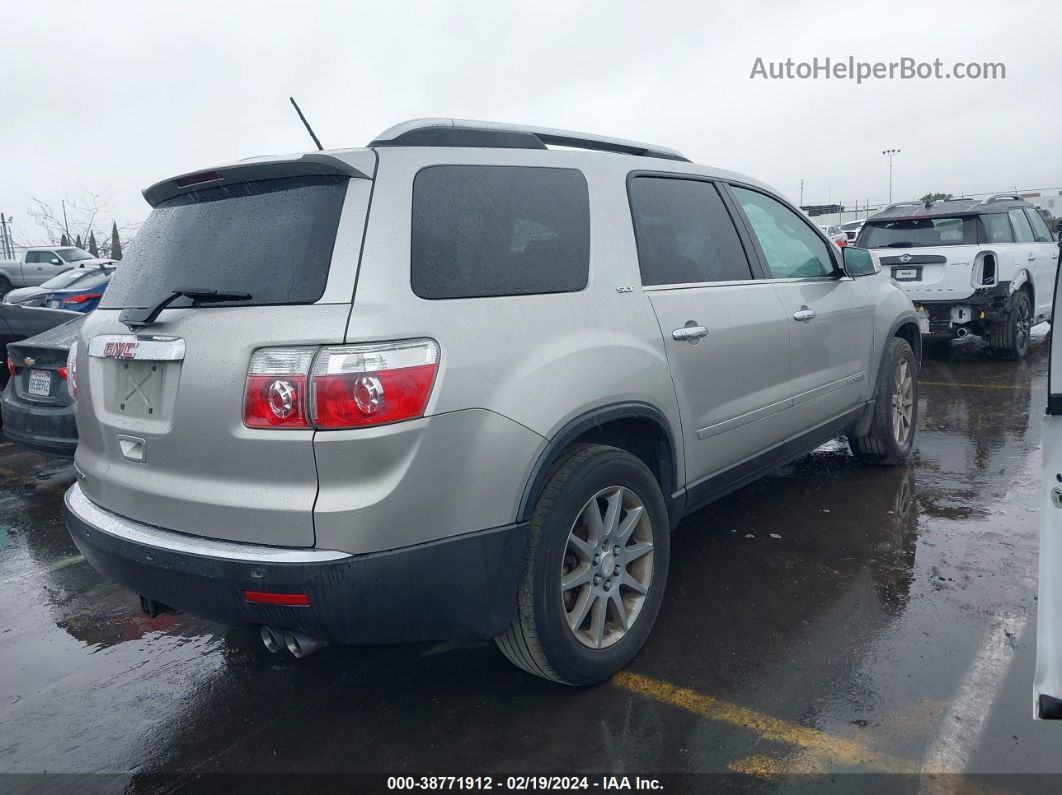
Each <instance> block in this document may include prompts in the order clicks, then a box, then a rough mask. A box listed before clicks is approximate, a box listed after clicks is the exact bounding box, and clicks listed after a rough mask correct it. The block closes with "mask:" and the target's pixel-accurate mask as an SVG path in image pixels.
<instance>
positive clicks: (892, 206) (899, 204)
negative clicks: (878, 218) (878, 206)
mask: <svg viewBox="0 0 1062 795" xmlns="http://www.w3.org/2000/svg"><path fill="white" fill-rule="evenodd" d="M925 206H926V203H925V202H915V201H911V202H895V203H893V204H890V205H889V206H888V207H886V208H885V209H884V210H879V211H878V212H880V213H887V212H888V211H889V210H895V209H896V208H897V207H925Z"/></svg>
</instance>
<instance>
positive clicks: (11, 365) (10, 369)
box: [7, 356, 15, 378]
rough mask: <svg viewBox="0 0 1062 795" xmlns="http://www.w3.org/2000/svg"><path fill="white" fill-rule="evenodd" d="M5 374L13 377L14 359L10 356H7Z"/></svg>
mask: <svg viewBox="0 0 1062 795" xmlns="http://www.w3.org/2000/svg"><path fill="white" fill-rule="evenodd" d="M7 374H8V375H9V376H11V377H12V378H14V377H15V360H14V359H12V358H11V357H10V356H8V357H7Z"/></svg>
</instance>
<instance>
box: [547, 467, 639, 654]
mask: <svg viewBox="0 0 1062 795" xmlns="http://www.w3.org/2000/svg"><path fill="white" fill-rule="evenodd" d="M652 576H653V528H652V523H651V521H650V519H649V512H648V511H647V510H646V508H645V505H644V504H643V502H642V500H641V499H640V498H639V497H638V495H637V494H635V493H634V492H633V491H631V490H630V489H628V488H626V487H624V486H610V487H608V488H605V489H602V490H601V491H599V492H598V493H597V494H595V495H594V496H593V497H591V498H590V499H589V500H587V502H586V504H585V505H584V506H583V507H582V509H581V510H580V511H579V514H578V516H577V517H576V519H575V522H574V523H573V524H572V527H571V530H570V531H569V533H568V542H567V545H566V547H565V550H564V560H563V562H562V564H561V585H560V589H561V599H562V600H563V604H564V612H565V617H566V619H567V621H568V627H569V628H570V629H571V631H572V633H573V634H574V635H575V637H576V639H577V640H578V641H579V642H580V643H582V644H583V645H584V646H588V647H590V648H592V649H603V648H607V647H609V646H612V645H613V644H615V643H617V642H618V641H619V640H620V639H622V638H623V636H624V635H626V634H627V631H628V630H629V629H630V628H631V626H632V625H633V624H634V622H635V621H636V620H637V619H638V615H639V613H640V612H641V609H642V606H643V605H644V604H645V597H646V594H647V593H648V592H649V587H650V585H651V583H652Z"/></svg>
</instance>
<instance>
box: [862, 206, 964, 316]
mask: <svg viewBox="0 0 1062 795" xmlns="http://www.w3.org/2000/svg"><path fill="white" fill-rule="evenodd" d="M856 245H858V246H860V247H862V248H869V249H871V250H872V251H874V253H875V254H877V255H878V257H879V259H880V260H881V266H882V268H883V269H885V270H886V271H887V272H889V273H890V274H891V275H892V278H893V279H895V280H896V281H897V282H899V284H900V285H901V286H902V287H903V289H904V291H905V292H906V293H907V294H908V295H909V296H910V298H911V300H912V301H914V302H916V303H917V302H918V301H948V300H956V299H961V298H967V297H969V296H970V295H971V294H972V293H973V291H974V289H975V285H974V277H975V274H974V272H973V271H974V266H975V264H977V263H978V254H979V252H980V247H979V246H978V243H977V226H976V219H974V218H973V217H970V216H967V217H932V218H917V217H915V218H903V219H896V220H882V221H875V220H874V219H871V220H869V221H867V223H866V224H865V225H864V226H863V229H862V230H861V231H860V233H859V238H858V241H857V243H856Z"/></svg>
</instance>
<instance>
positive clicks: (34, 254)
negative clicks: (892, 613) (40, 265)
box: [26, 251, 44, 265]
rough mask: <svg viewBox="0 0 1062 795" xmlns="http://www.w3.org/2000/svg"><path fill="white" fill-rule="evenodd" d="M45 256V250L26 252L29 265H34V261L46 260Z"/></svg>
mask: <svg viewBox="0 0 1062 795" xmlns="http://www.w3.org/2000/svg"><path fill="white" fill-rule="evenodd" d="M43 256H44V252H43V251H27V252H26V264H27V265H33V264H34V263H37V262H43V261H44V260H43Z"/></svg>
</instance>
